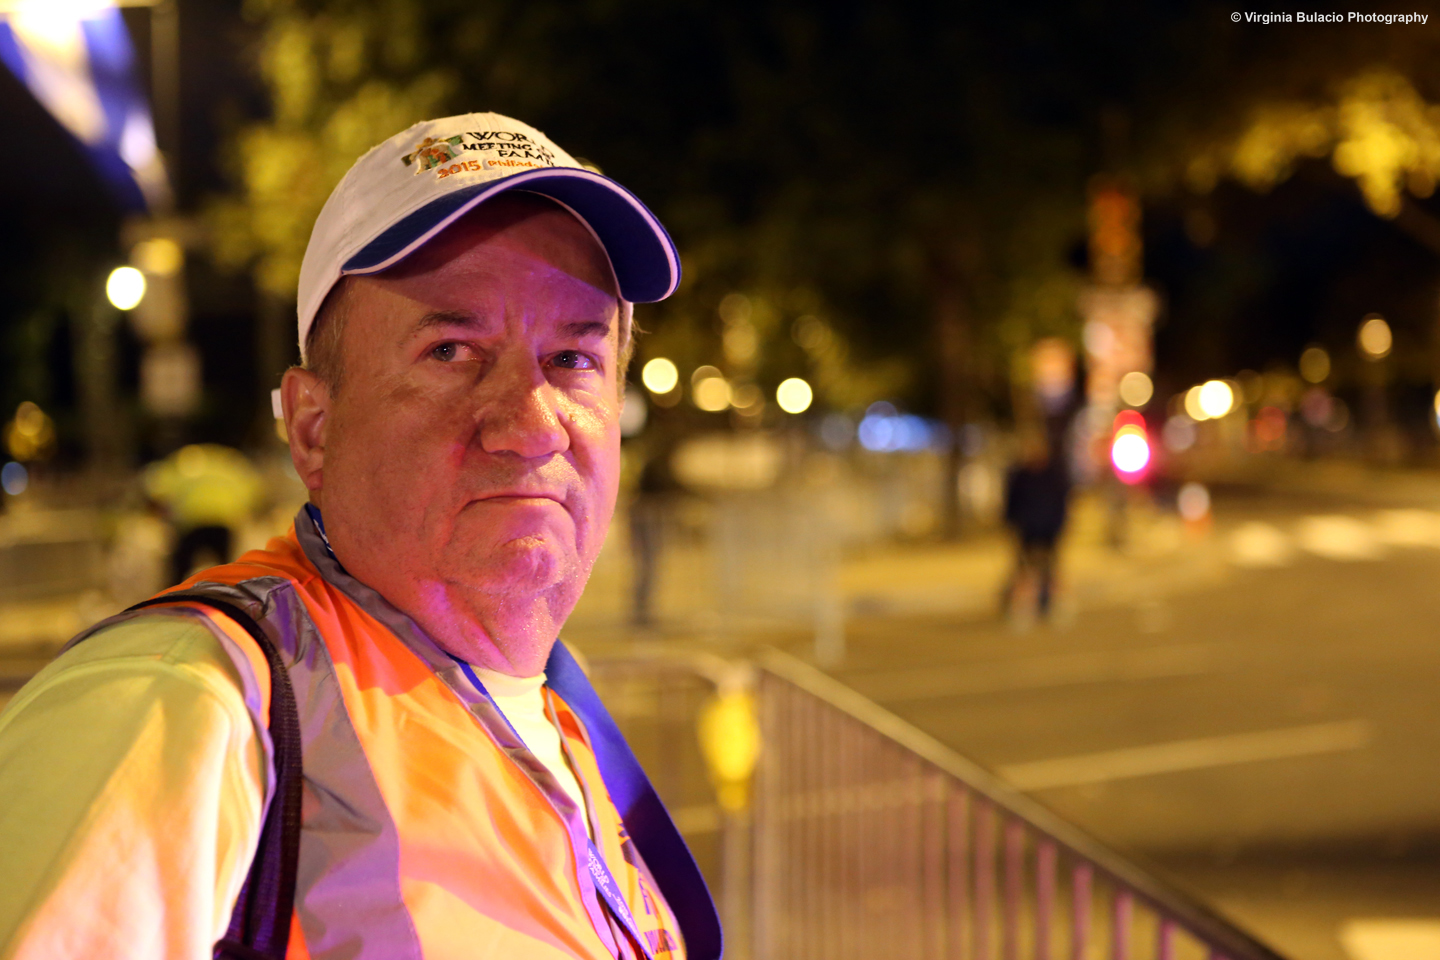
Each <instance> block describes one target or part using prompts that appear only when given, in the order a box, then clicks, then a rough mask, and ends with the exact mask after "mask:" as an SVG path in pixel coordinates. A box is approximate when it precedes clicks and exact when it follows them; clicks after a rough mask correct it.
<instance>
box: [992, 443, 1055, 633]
mask: <svg viewBox="0 0 1440 960" xmlns="http://www.w3.org/2000/svg"><path fill="white" fill-rule="evenodd" d="M1050 446H1051V445H1050V443H1049V442H1048V441H1047V439H1046V437H1045V435H1044V434H1041V433H1039V432H1033V433H1026V434H1024V435H1023V436H1022V438H1021V443H1020V459H1019V461H1018V462H1017V463H1016V464H1015V466H1013V467H1012V468H1011V469H1010V473H1009V474H1008V475H1007V477H1006V478H1005V524H1006V526H1008V527H1009V528H1010V529H1011V530H1013V531H1014V533H1015V540H1016V552H1015V569H1014V572H1013V573H1012V574H1011V575H1010V580H1009V582H1008V583H1006V585H1005V590H1004V594H1003V596H1002V603H1003V609H1004V610H1005V612H1006V613H1007V614H1009V615H1011V616H1015V615H1016V614H1018V613H1023V611H1021V610H1017V596H1018V595H1019V594H1020V593H1021V591H1022V590H1023V591H1026V592H1029V591H1031V590H1033V591H1034V596H1035V612H1036V613H1037V614H1038V615H1039V616H1041V617H1045V616H1047V615H1048V614H1049V612H1050V603H1051V600H1052V599H1053V596H1054V590H1055V545H1056V543H1057V542H1058V541H1059V539H1060V534H1061V533H1063V532H1064V530H1065V519H1066V514H1067V512H1068V508H1069V501H1070V476H1069V472H1068V471H1067V470H1066V469H1065V461H1064V459H1063V458H1061V457H1059V456H1055V455H1054V454H1053V453H1052V451H1051V449H1050Z"/></svg>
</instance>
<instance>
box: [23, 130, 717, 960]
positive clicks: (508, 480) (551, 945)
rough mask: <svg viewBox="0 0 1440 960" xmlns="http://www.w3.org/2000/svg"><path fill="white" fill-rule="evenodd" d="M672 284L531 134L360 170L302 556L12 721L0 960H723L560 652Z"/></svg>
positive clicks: (335, 275) (317, 427) (291, 402)
mask: <svg viewBox="0 0 1440 960" xmlns="http://www.w3.org/2000/svg"><path fill="white" fill-rule="evenodd" d="M435 142H444V143H446V144H447V145H448V146H450V147H452V148H453V150H452V151H451V152H452V154H453V157H454V159H453V161H452V162H450V163H449V164H445V165H442V164H439V163H438V162H437V163H428V164H426V163H416V162H415V152H416V150H417V149H418V148H419V147H420V146H421V145H424V144H426V143H435ZM432 154H433V151H432ZM432 154H427V155H426V156H427V157H430V158H431V159H433V156H432ZM678 279H679V262H678V259H677V258H676V256H675V252H674V248H673V246H672V245H671V244H670V241H669V238H668V236H667V235H666V234H665V231H664V228H663V227H661V226H660V224H659V223H658V221H656V220H655V218H654V217H653V215H651V214H650V212H649V211H648V210H646V209H645V207H644V206H643V205H642V204H641V203H640V202H639V201H638V200H636V199H635V198H634V197H633V196H632V195H630V194H629V193H628V192H627V191H626V190H625V189H624V188H623V187H620V186H619V185H618V184H615V183H613V182H612V181H609V180H607V179H606V178H604V177H601V176H600V175H598V174H596V173H594V172H592V171H589V170H587V169H585V168H583V167H581V166H580V165H579V164H577V163H576V162H575V161H574V160H573V159H571V158H570V157H569V156H568V155H567V154H565V153H564V152H563V151H562V150H560V149H559V148H558V147H556V146H555V145H554V144H552V143H551V142H550V141H548V140H547V139H546V138H545V137H544V136H543V135H541V134H540V133H538V132H537V131H535V130H533V129H532V128H530V127H528V126H526V125H524V124H521V123H518V122H516V121H513V120H510V119H507V118H504V117H499V116H496V115H493V114H474V115H469V116H464V117H452V118H447V119H444V120H436V121H431V122H427V123H422V124H418V125H416V126H415V127H412V128H411V129H410V130H407V131H405V132H404V133H402V134H400V135H398V136H396V137H394V138H392V139H391V140H389V141H387V142H386V143H384V144H381V145H380V146H379V147H376V148H375V149H374V150H372V151H371V152H370V153H368V154H367V155H366V156H365V157H363V158H361V159H360V160H359V161H358V162H357V163H356V164H355V166H354V167H353V168H352V169H351V170H350V172H349V173H348V174H347V175H346V177H345V179H344V180H343V181H342V182H341V183H340V185H339V186H338V187H337V188H336V190H335V192H334V193H333V194H332V196H331V198H330V200H329V202H328V203H327V205H326V207H325V209H324V211H323V212H322V213H321V215H320V217H319V219H318V221H317V223H316V226H315V230H314V233H313V235H312V237H311V240H310V245H309V248H308V249H307V251H306V255H305V262H304V266H303V269H302V271H301V278H300V290H299V318H300V342H301V345H302V356H303V357H304V360H305V367H304V368H303V369H301V368H297V369H292V370H290V371H289V372H287V373H286V375H285V379H284V382H283V387H282V399H283V410H284V416H285V422H286V427H287V429H288V436H289V437H290V447H291V455H292V457H293V459H294V462H295V466H296V469H297V471H298V472H299V474H300V477H301V478H302V479H303V480H304V482H305V484H306V486H307V487H308V488H309V490H310V494H311V498H310V503H309V504H308V505H307V506H306V508H305V509H303V510H302V511H301V512H300V513H299V514H298V515H297V516H296V519H295V524H294V527H293V528H292V530H291V532H290V534H289V535H288V536H286V537H284V538H279V539H276V540H272V541H271V543H270V544H269V545H268V546H267V548H266V549H265V550H263V551H254V552H251V553H249V554H246V555H245V556H243V557H241V558H240V559H239V560H238V561H237V562H236V563H233V564H229V565H226V566H221V567H216V568H212V569H210V570H206V571H202V572H201V573H199V574H197V575H196V576H194V577H192V578H191V579H190V580H189V581H187V582H186V583H185V584H182V585H181V586H180V588H178V591H177V592H176V593H173V594H171V596H174V597H184V598H186V599H185V600H183V601H182V602H178V603H168V604H166V603H162V604H161V605H158V606H153V607H147V608H146V609H144V610H140V611H134V612H130V613H127V614H125V615H122V616H121V617H118V618H115V619H113V620H111V621H108V622H107V623H105V624H102V625H101V626H100V627H99V628H98V629H96V630H93V631H91V632H90V633H89V634H88V635H82V636H81V637H80V638H78V639H77V641H76V642H75V643H73V644H72V646H71V647H70V648H69V649H68V650H67V652H65V653H64V654H62V655H61V656H60V657H59V658H58V659H57V661H56V662H55V663H53V664H52V665H50V666H49V667H47V668H46V669H45V670H44V671H42V672H41V674H40V675H39V676H37V677H36V678H35V679H34V680H33V681H32V682H31V683H30V684H28V685H27V686H26V687H25V688H24V689H22V690H21V691H20V693H19V694H17V695H16V697H15V699H14V701H13V702H12V703H11V704H10V706H9V707H8V708H7V710H6V712H5V713H4V714H0V850H4V851H5V854H4V858H3V861H4V866H3V870H4V877H3V882H0V944H3V949H0V956H5V957H26V958H29V957H46V958H57V957H82V956H83V957H90V956H106V957H116V956H125V957H146V958H149V957H187V958H188V957H195V958H199V957H202V956H204V957H208V956H210V955H211V952H212V947H213V948H214V950H215V952H216V955H222V954H223V955H226V956H237V957H252V958H253V957H258V956H266V955H269V956H278V955H281V954H286V955H288V956H290V957H303V956H310V957H315V958H325V957H345V958H352V957H353V958H386V960H393V958H412V957H413V958H418V957H427V958H449V957H457V958H458V957H466V958H470V957H506V958H509V957H585V958H599V960H603V958H607V957H613V958H622V960H627V958H642V957H643V958H653V960H667V958H679V957H685V956H688V957H691V958H714V957H718V956H719V952H720V943H719V927H718V923H717V922H716V920H715V914H714V908H713V906H712V905H711V902H710V899H709V896H708V894H707V893H706V891H705V889H704V884H703V881H702V880H700V878H699V874H698V871H696V869H695V866H694V861H693V860H692V859H691V858H690V856H689V853H688V851H686V850H685V847H684V844H683V842H681V841H680V839H679V836H678V834H677V833H675V830H674V827H673V826H672V825H671V823H670V821H669V818H668V817H667V816H666V815H665V813H664V809H663V807H661V806H660V805H659V803H658V801H657V800H656V799H655V797H654V793H653V791H652V790H651V789H650V786H649V784H648V782H646V781H645V779H644V775H643V774H642V773H640V771H639V768H638V766H637V765H636V764H635V763H634V758H633V757H632V756H631V755H630V754H629V752H628V750H627V749H626V748H625V746H624V741H623V739H622V738H620V736H619V733H618V731H616V730H615V728H614V725H613V723H611V721H610V720H609V718H608V716H606V715H605V713H604V710H603V708H601V707H600V706H599V703H598V701H597V700H596V699H595V697H594V693H593V691H592V690H591V689H590V688H589V686H588V684H587V683H586V682H585V680H584V677H583V675H582V674H581V673H580V672H579V670H578V669H577V668H576V666H575V663H574V660H573V659H572V658H571V657H570V655H569V654H568V652H567V651H566V650H565V648H564V646H563V644H560V643H558V642H557V641H556V640H555V637H556V635H557V632H558V630H559V628H560V626H561V625H562V624H563V623H564V621H565V619H566V617H567V616H568V614H569V613H570V611H571V609H572V608H573V607H574V605H575V602H576V600H577V599H578V597H579V595H580V592H581V590H582V589H583V587H584V584H585V581H586V578H587V577H588V576H589V573H590V569H591V566H592V564H593V563H594V561H595V557H596V555H597V554H598V552H599V550H600V547H601V544H602V543H603V541H604V538H605V532H606V529H607V527H608V525H609V522H610V517H611V513H612V510H613V508H614V503H615V495H616V489H617V481H618V477H619V470H620V451H619V429H618V415H619V410H620V400H621V395H622V384H623V377H624V373H623V371H624V367H625V363H626V360H627V359H628V355H629V352H630V347H631V336H632V329H631V326H630V304H631V303H632V302H634V301H637V300H656V299H660V298H663V297H664V296H667V295H669V293H670V292H672V291H673V290H674V287H675V284H676V283H677V282H678ZM162 599H163V595H162ZM267 658H269V662H267ZM292 700H293V706H291V703H292ZM292 713H293V715H294V716H295V717H296V718H297V719H296V720H295V721H294V722H293V725H291V721H287V720H286V717H289V716H291V715H292ZM297 746H298V748H299V753H300V757H301V759H300V763H301V764H302V765H303V771H304V776H303V797H302V796H301V788H300V787H298V786H296V787H292V785H293V784H297V783H298V782H299V778H298V777H295V776H292V775H291V774H290V773H289V772H288V771H291V770H293V769H294V766H293V763H292V760H291V759H289V758H292V757H293V755H294V749H295V747H297ZM292 797H293V800H292V799H290V798H292ZM296 824H298V831H297V830H296V829H295V827H296ZM287 831H290V832H289V833H287ZM297 834H298V837H299V840H298V854H297V853H294V852H293V849H292V848H290V847H288V846H287V842H286V841H285V840H284V837H286V836H290V835H297ZM277 838H280V839H277ZM287 849H292V853H291V854H290V855H289V856H290V860H289V861H287V859H286V856H287V855H286V853H285V851H286V850H287ZM257 851H258V852H257ZM297 859H298V863H295V864H294V865H293V867H292V866H291V864H292V863H294V861H296V860H297ZM292 883H293V891H294V892H293V897H292V896H291V895H290V894H289V890H290V889H292V887H291V886H288V885H287V884H292ZM277 891H279V892H278V893H277ZM267 904H269V905H270V906H266V905H267ZM257 905H258V906H257ZM267 911H270V912H268V913H267ZM292 911H293V916H292ZM292 919H293V922H292Z"/></svg>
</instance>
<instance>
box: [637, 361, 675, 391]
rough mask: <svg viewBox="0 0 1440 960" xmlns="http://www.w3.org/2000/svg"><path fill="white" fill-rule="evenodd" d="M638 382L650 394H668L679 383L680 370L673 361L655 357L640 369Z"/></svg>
mask: <svg viewBox="0 0 1440 960" xmlns="http://www.w3.org/2000/svg"><path fill="white" fill-rule="evenodd" d="M640 382H641V383H643V384H645V389H646V390H649V391H650V392H651V393H669V392H670V391H671V390H674V389H675V386H676V385H677V384H678V383H679V382H680V370H679V369H678V368H677V367H676V366H675V362H674V361H673V360H669V359H667V358H665V357H656V358H655V359H654V360H651V361H650V362H649V363H647V364H645V366H644V367H642V368H641V370H640Z"/></svg>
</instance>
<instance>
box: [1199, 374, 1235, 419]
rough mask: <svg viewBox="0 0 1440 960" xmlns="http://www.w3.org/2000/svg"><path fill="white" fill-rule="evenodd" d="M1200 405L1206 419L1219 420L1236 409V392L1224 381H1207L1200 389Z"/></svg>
mask: <svg viewBox="0 0 1440 960" xmlns="http://www.w3.org/2000/svg"><path fill="white" fill-rule="evenodd" d="M1199 403H1200V412H1201V413H1203V414H1204V415H1205V417H1207V418H1209V419H1211V420H1219V419H1220V418H1221V417H1223V416H1225V415H1226V414H1227V413H1229V412H1230V411H1231V410H1233V409H1235V391H1234V390H1233V389H1231V387H1230V384H1228V383H1226V382H1225V381H1224V380H1207V381H1205V383H1204V384H1202V385H1201V387H1200V394H1199ZM1197 419H1199V418H1197Z"/></svg>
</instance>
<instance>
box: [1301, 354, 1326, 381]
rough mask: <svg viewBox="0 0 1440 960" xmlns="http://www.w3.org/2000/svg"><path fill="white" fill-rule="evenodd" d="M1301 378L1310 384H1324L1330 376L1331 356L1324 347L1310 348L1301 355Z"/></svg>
mask: <svg viewBox="0 0 1440 960" xmlns="http://www.w3.org/2000/svg"><path fill="white" fill-rule="evenodd" d="M1300 376H1302V377H1304V378H1305V379H1306V381H1307V382H1309V383H1324V382H1325V378H1326V377H1328V376H1330V354H1328V353H1326V352H1325V350H1324V349H1323V348H1322V347H1309V348H1307V349H1306V351H1305V352H1304V353H1302V354H1300Z"/></svg>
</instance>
